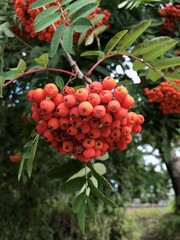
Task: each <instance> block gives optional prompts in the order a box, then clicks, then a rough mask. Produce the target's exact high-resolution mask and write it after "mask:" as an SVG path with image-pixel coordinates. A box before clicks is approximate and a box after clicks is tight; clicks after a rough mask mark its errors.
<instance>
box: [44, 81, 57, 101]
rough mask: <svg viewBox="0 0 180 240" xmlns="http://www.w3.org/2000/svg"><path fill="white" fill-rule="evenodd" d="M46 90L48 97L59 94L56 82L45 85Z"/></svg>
mask: <svg viewBox="0 0 180 240" xmlns="http://www.w3.org/2000/svg"><path fill="white" fill-rule="evenodd" d="M44 92H45V95H46V96H47V97H50V98H53V97H55V96H56V95H57V94H58V88H57V86H56V85H55V84H54V83H48V84H46V85H45V86H44Z"/></svg>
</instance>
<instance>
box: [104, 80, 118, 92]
mask: <svg viewBox="0 0 180 240" xmlns="http://www.w3.org/2000/svg"><path fill="white" fill-rule="evenodd" d="M102 85H103V89H106V90H112V89H114V88H115V87H116V80H115V79H114V78H112V77H105V78H104V79H103V81H102Z"/></svg>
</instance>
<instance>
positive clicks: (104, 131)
mask: <svg viewBox="0 0 180 240" xmlns="http://www.w3.org/2000/svg"><path fill="white" fill-rule="evenodd" d="M110 133H111V129H110V128H109V127H106V126H103V127H102V128H101V137H109V135H110Z"/></svg>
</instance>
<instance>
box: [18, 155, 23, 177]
mask: <svg viewBox="0 0 180 240" xmlns="http://www.w3.org/2000/svg"><path fill="white" fill-rule="evenodd" d="M24 163H25V158H24V157H22V160H21V163H20V167H19V171H18V181H20V179H21V176H22V172H23V169H24Z"/></svg>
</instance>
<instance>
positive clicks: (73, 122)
mask: <svg viewBox="0 0 180 240" xmlns="http://www.w3.org/2000/svg"><path fill="white" fill-rule="evenodd" d="M70 124H71V125H72V126H74V127H77V128H79V127H80V126H81V125H82V124H83V120H82V118H81V117H79V118H71V119H70Z"/></svg>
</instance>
